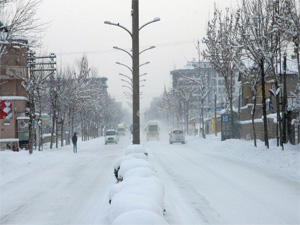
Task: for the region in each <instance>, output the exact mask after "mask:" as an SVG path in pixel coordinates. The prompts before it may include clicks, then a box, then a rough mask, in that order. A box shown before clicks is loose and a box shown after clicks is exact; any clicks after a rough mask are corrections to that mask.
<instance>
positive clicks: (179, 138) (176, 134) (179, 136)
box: [169, 129, 185, 144]
mask: <svg viewBox="0 0 300 225" xmlns="http://www.w3.org/2000/svg"><path fill="white" fill-rule="evenodd" d="M169 135H170V139H169V142H170V144H173V143H175V142H180V143H182V144H185V135H184V132H183V130H179V129H175V130H172V131H171V133H170V134H169Z"/></svg>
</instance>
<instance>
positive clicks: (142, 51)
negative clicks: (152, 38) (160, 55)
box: [139, 46, 155, 54]
mask: <svg viewBox="0 0 300 225" xmlns="http://www.w3.org/2000/svg"><path fill="white" fill-rule="evenodd" d="M153 48H155V46H151V47H149V48H146V49H144V50H143V51H141V52H140V53H139V54H142V53H143V52H145V51H147V50H150V49H153Z"/></svg>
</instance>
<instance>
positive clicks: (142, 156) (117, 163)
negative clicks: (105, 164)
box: [113, 153, 148, 181]
mask: <svg viewBox="0 0 300 225" xmlns="http://www.w3.org/2000/svg"><path fill="white" fill-rule="evenodd" d="M134 158H136V159H144V160H148V156H147V155H145V154H144V153H132V154H130V155H126V156H122V157H119V158H117V159H116V161H115V163H114V165H113V166H114V174H115V177H116V179H117V181H120V180H119V176H118V173H119V169H120V164H121V163H122V162H123V161H124V160H129V159H134Z"/></svg>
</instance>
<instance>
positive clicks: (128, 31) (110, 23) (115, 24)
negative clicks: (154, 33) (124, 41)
mask: <svg viewBox="0 0 300 225" xmlns="http://www.w3.org/2000/svg"><path fill="white" fill-rule="evenodd" d="M104 24H108V25H112V26H117V27H120V28H122V29H123V30H125V31H126V32H127V33H128V34H129V35H130V37H131V38H132V33H131V32H130V30H128V29H127V28H126V27H123V26H122V25H120V24H119V23H112V22H110V21H104Z"/></svg>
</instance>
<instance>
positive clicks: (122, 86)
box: [122, 85, 132, 91]
mask: <svg viewBox="0 0 300 225" xmlns="http://www.w3.org/2000/svg"><path fill="white" fill-rule="evenodd" d="M122 87H126V88H128V89H130V90H131V91H132V88H131V87H128V86H126V85H122Z"/></svg>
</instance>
